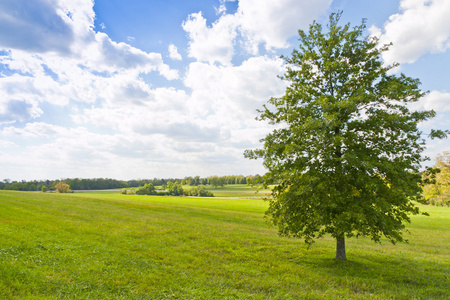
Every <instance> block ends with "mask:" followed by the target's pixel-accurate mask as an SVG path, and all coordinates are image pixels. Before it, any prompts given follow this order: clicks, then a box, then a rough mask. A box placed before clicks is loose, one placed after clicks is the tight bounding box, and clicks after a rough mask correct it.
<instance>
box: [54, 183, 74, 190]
mask: <svg viewBox="0 0 450 300" xmlns="http://www.w3.org/2000/svg"><path fill="white" fill-rule="evenodd" d="M55 189H56V192H57V193H70V192H72V191H71V190H70V187H69V185H68V184H67V183H64V182H62V181H60V182H58V183H57V184H56V185H55Z"/></svg>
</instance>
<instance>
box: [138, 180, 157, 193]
mask: <svg viewBox="0 0 450 300" xmlns="http://www.w3.org/2000/svg"><path fill="white" fill-rule="evenodd" d="M136 194H137V195H156V194H157V192H156V189H155V187H154V186H153V184H152V183H147V184H146V185H144V186H142V187H139V188H138V189H137V191H136Z"/></svg>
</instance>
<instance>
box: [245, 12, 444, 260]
mask: <svg viewBox="0 0 450 300" xmlns="http://www.w3.org/2000/svg"><path fill="white" fill-rule="evenodd" d="M340 16H341V13H337V14H336V13H333V14H331V15H330V18H329V23H328V25H327V31H326V32H323V27H322V25H321V24H319V23H317V22H313V24H312V25H310V27H309V31H308V32H304V31H302V30H299V36H300V37H299V42H300V44H299V47H298V49H295V50H294V51H293V52H292V55H291V56H290V57H287V58H284V59H285V62H286V73H285V75H284V77H283V78H282V79H284V80H286V81H287V82H288V83H289V85H288V87H287V89H286V92H285V95H284V96H282V97H279V98H271V99H270V100H269V102H268V103H269V105H265V106H264V109H263V110H261V111H260V117H259V119H260V120H264V121H268V122H269V123H270V124H273V125H275V126H276V127H275V128H276V129H274V130H273V131H272V132H271V133H270V134H268V135H267V136H266V137H265V138H264V139H263V140H261V142H263V147H262V149H257V150H247V151H246V152H245V156H246V157H247V158H250V159H257V158H261V159H263V164H264V166H265V167H266V168H267V170H268V172H267V173H266V174H265V175H264V176H263V177H262V181H263V183H264V184H265V185H270V184H277V185H276V187H275V188H274V189H273V192H272V195H271V197H270V198H269V199H268V200H269V203H270V205H269V209H268V211H267V213H266V214H267V216H268V217H269V219H270V221H271V222H272V223H273V224H274V225H276V226H278V230H279V233H280V234H281V235H282V236H294V237H299V238H303V239H304V240H305V242H306V243H308V244H312V243H313V242H314V240H315V239H316V238H320V237H323V236H324V235H325V234H331V236H332V237H334V238H335V239H336V240H337V248H336V249H337V250H336V258H337V259H342V260H345V259H346V254H345V237H353V236H356V237H358V236H368V237H370V238H371V239H372V240H374V241H375V242H380V239H381V237H382V236H385V237H386V238H387V239H389V240H390V241H391V242H392V243H395V242H397V241H403V236H402V230H403V229H404V227H405V225H404V222H409V221H410V218H409V215H410V214H418V213H419V209H418V208H417V207H416V206H415V205H414V203H413V202H412V201H414V200H418V201H421V200H422V195H421V192H422V189H421V174H420V172H419V169H420V167H421V163H422V162H423V161H424V160H425V159H426V158H422V156H421V153H422V152H423V150H424V146H425V140H424V139H423V138H422V136H421V132H420V130H419V129H418V124H419V123H420V122H422V121H425V120H428V119H430V118H432V117H434V116H435V112H434V111H411V110H409V109H408V104H409V103H412V102H416V101H418V100H419V99H420V98H421V97H422V96H424V94H425V93H424V92H422V91H421V90H420V88H419V85H420V82H419V80H418V79H413V78H410V77H407V76H405V75H404V74H400V75H392V74H390V73H389V72H388V71H389V70H391V69H392V68H394V67H395V66H396V65H393V66H384V65H383V62H382V59H381V54H382V52H383V51H387V50H388V45H379V44H378V40H377V39H376V38H373V37H365V36H363V34H364V30H365V28H366V25H365V20H363V21H362V23H361V25H359V26H356V27H354V28H351V27H350V25H349V24H346V25H343V26H341V25H339V18H340ZM431 135H432V136H433V137H443V136H444V132H442V131H432V133H431Z"/></svg>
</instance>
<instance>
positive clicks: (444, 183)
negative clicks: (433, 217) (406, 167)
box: [423, 151, 450, 206]
mask: <svg viewBox="0 0 450 300" xmlns="http://www.w3.org/2000/svg"><path fill="white" fill-rule="evenodd" d="M434 169H435V170H438V171H437V172H435V173H433V172H426V173H425V174H424V175H425V179H431V180H429V181H427V183H429V184H426V185H425V186H424V188H423V191H424V195H425V199H426V201H427V203H429V204H432V205H438V206H450V152H449V151H444V153H443V154H440V155H438V156H437V157H436V164H435V165H434ZM430 173H431V174H430Z"/></svg>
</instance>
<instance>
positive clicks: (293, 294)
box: [0, 191, 450, 299]
mask: <svg viewBox="0 0 450 300" xmlns="http://www.w3.org/2000/svg"><path fill="white" fill-rule="evenodd" d="M265 209H266V203H264V202H263V201H261V200H258V199H253V200H251V199H246V200H235V199H198V198H182V197H149V196H122V195H117V194H116V195H113V194H95V193H83V194H77V193H75V194H43V193H24V192H12V191H0V295H1V298H2V299H54V298H70V299H302V298H303V299H339V298H341V299H448V298H450V292H449V291H450V283H449V282H450V280H449V274H450V253H449V252H450V251H449V249H450V228H449V227H450V210H449V209H448V208H441V207H426V208H425V209H426V210H427V211H429V212H430V214H431V217H425V216H417V217H414V218H413V223H412V225H411V226H409V230H410V231H411V234H410V235H409V240H410V244H399V245H396V246H393V245H390V244H387V243H384V244H382V245H377V244H373V243H372V242H370V241H368V240H366V239H359V240H349V241H348V243H347V251H348V258H349V260H350V261H348V262H336V261H335V260H334V259H333V257H334V251H335V249H334V241H333V240H331V239H328V238H325V239H323V240H320V241H318V242H317V243H316V244H315V245H314V246H313V247H312V248H311V249H310V250H307V249H306V247H305V245H304V244H303V243H302V242H301V241H299V240H295V239H287V238H279V237H278V236H277V233H276V230H275V229H274V228H268V227H267V225H266V224H265V223H264V220H263V213H264V211H265Z"/></svg>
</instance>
